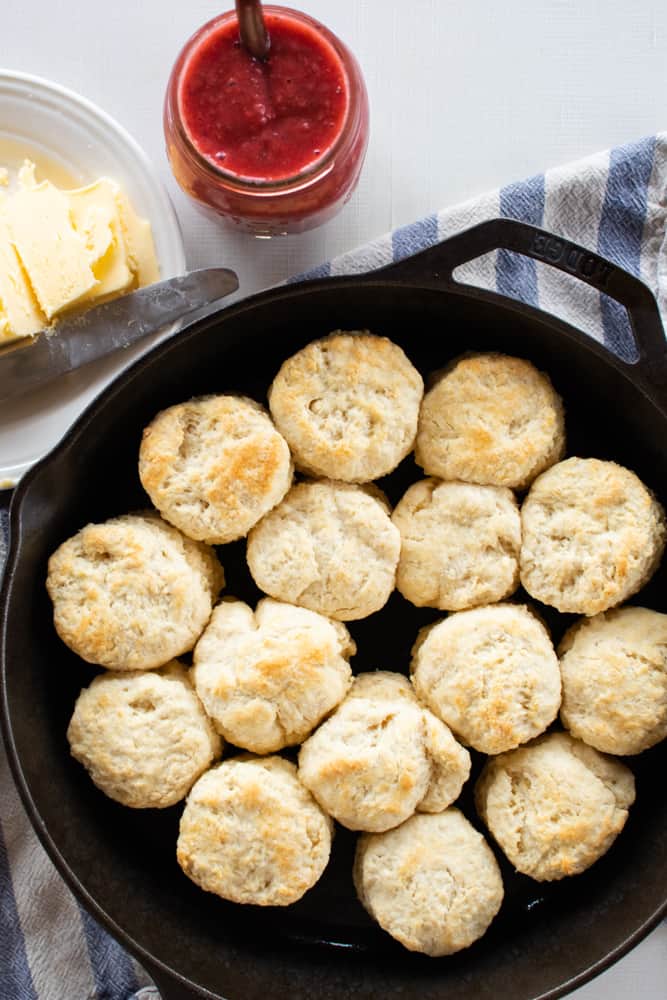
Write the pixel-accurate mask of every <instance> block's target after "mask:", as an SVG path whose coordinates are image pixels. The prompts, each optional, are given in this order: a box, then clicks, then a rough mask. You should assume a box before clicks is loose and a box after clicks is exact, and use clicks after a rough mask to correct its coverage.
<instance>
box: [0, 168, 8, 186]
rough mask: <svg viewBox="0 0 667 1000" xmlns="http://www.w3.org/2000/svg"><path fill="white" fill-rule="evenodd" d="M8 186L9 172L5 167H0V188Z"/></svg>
mask: <svg viewBox="0 0 667 1000" xmlns="http://www.w3.org/2000/svg"><path fill="white" fill-rule="evenodd" d="M8 184H9V170H7V167H0V187H7V185H8Z"/></svg>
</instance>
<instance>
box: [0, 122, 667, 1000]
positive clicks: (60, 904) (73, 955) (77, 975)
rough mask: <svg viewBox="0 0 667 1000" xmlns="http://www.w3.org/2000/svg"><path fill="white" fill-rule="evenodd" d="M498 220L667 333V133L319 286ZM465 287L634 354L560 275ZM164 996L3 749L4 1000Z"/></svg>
mask: <svg viewBox="0 0 667 1000" xmlns="http://www.w3.org/2000/svg"><path fill="white" fill-rule="evenodd" d="M496 216H509V217H512V218H516V219H521V220H523V221H526V222H531V223H533V224H534V225H537V226H541V227H543V228H544V229H548V230H551V231H552V232H554V233H557V234H558V235H560V236H564V237H566V238H567V239H570V240H573V241H574V242H576V243H581V244H583V245H584V246H585V247H587V248H588V249H590V250H594V251H597V252H598V253H600V254H602V255H603V256H605V257H608V258H609V259H610V260H612V261H614V262H615V263H616V264H618V265H620V266H621V267H624V268H626V269H627V270H628V271H631V272H632V273H633V274H636V275H638V276H640V277H641V278H643V280H644V281H645V282H646V283H647V284H648V285H650V287H651V288H652V289H653V291H654V293H655V294H656V297H657V299H658V302H659V304H660V307H661V310H662V314H663V321H665V322H666V325H667V232H666V222H667V133H662V134H660V135H657V136H653V137H650V138H646V139H642V140H641V141H639V142H635V143H630V144H628V145H626V146H621V147H618V148H616V149H612V150H611V151H610V152H605V153H600V154H598V155H595V156H592V157H589V158H587V159H585V160H581V161H579V162H577V163H573V164H570V165H568V166H565V167H558V168H556V169H554V170H549V171H547V172H546V173H545V174H540V175H539V176H537V177H532V178H530V179H529V180H527V181H522V182H519V183H516V184H511V185H509V186H508V187H505V188H502V189H501V190H500V191H494V192H493V193H491V194H487V195H484V196H483V197H480V198H475V199H473V200H471V201H469V202H466V203H465V204H463V205H459V206H457V207H455V208H450V209H446V210H444V211H441V212H438V213H437V214H435V215H432V216H429V217H428V218H426V219H422V220H421V221H419V222H416V223H414V224H412V225H409V226H406V227H404V228H402V229H399V230H396V231H395V232H393V233H390V234H388V235H387V236H384V237H382V238H381V239H378V240H375V241H374V242H372V243H370V244H368V245H366V246H364V247H361V248H359V249H358V250H354V251H352V252H351V253H347V254H344V255H343V256H342V257H338V258H336V259H335V260H333V261H331V262H330V263H328V264H324V265H322V266H321V267H319V268H316V269H315V270H314V271H311V272H310V273H309V275H308V277H320V276H327V275H336V274H347V273H354V272H362V271H367V270H371V269H373V268H376V267H380V266H382V265H384V264H388V263H391V262H392V261H395V260H399V259H401V258H402V257H405V256H408V255H409V254H412V253H415V252H416V251H418V250H421V249H423V248H425V247H427V246H430V245H431V244H432V243H435V242H437V241H438V240H442V239H445V238H446V237H447V236H450V235H452V234H453V233H456V232H459V231H460V230H462V229H466V228H468V227H469V226H472V225H474V224H475V223H478V222H482V221H483V220H485V219H489V218H494V217H496ZM460 277H461V279H462V280H466V281H469V282H470V283H471V284H475V285H480V286H482V287H486V288H491V289H497V290H498V291H500V292H503V293H505V294H507V295H512V296H515V297H517V298H520V299H523V300H525V301H526V302H530V303H532V304H533V305H538V306H540V307H541V308H542V309H545V310H548V311H550V312H554V313H556V314H557V315H559V316H561V317H562V318H564V319H567V320H569V321H570V322H571V323H573V324H574V325H575V326H578V327H580V328H582V329H585V330H586V331H587V332H588V333H590V334H591V336H593V337H595V338H596V339H597V340H600V341H602V342H604V343H605V344H606V345H607V346H608V347H609V348H610V349H612V350H615V351H617V352H618V353H619V354H622V355H625V356H627V355H628V353H629V352H630V351H631V349H632V345H631V342H630V341H629V340H628V334H627V330H626V327H625V324H624V313H623V310H620V309H618V308H617V307H616V305H615V304H614V303H612V302H610V301H609V300H607V299H606V298H604V297H602V296H600V295H599V294H598V293H597V292H595V291H594V290H593V289H590V288H588V287H587V286H585V285H583V284H581V283H580V282H579V283H573V281H572V279H571V278H569V276H567V275H564V274H561V273H560V272H558V271H555V270H553V269H552V268H548V267H547V266H544V265H541V264H536V263H535V262H534V261H532V260H529V259H527V258H521V257H516V256H515V255H512V254H508V253H506V252H503V251H500V252H497V253H493V254H489V255H487V256H486V257H484V258H481V259H479V260H477V261H473V262H471V263H470V264H468V265H466V266H465V268H464V269H462V273H461V275H460ZM5 532H6V512H4V511H2V510H0V565H1V563H2V556H3V548H4V542H3V539H4V537H5ZM666 931H667V927H666V926H665V925H664V924H663V925H662V927H661V928H659V930H658V931H656V932H654V933H657V934H662V935H663V936H664V937H665V943H666V944H667V933H666ZM612 974H613V973H608V974H607V975H608V976H609V975H612ZM607 983H609V980H608V979H607ZM619 995H620V994H619ZM156 996H157V993H156V991H155V990H154V988H152V987H151V986H150V985H149V981H148V979H147V977H146V975H145V973H144V972H143V970H141V969H140V967H139V966H138V965H137V964H136V963H135V962H134V961H133V960H132V959H131V958H130V957H129V956H128V955H127V954H126V953H125V952H124V951H123V950H122V949H121V948H120V946H119V945H117V944H116V943H115V941H114V940H113V939H112V938H110V937H109V936H108V935H107V934H106V933H105V932H104V931H103V930H102V929H101V928H100V927H98V925H97V924H96V923H95V921H93V919H92V918H91V917H89V916H88V915H87V914H86V913H85V911H83V910H82V909H81V907H80V906H79V905H78V903H76V902H75V900H74V898H73V897H72V895H71V894H70V892H69V890H68V889H67V888H66V887H65V885H64V884H63V882H62V881H61V880H60V877H59V876H58V875H57V873H56V872H55V870H54V868H53V866H52V865H51V862H50V861H49V860H48V858H47V857H46V855H45V853H44V851H43V849H42V847H41V845H40V844H39V842H38V840H37V838H36V836H35V834H34V833H33V831H32V828H31V827H30V825H29V823H28V820H27V818H26V817H25V814H24V812H23V809H22V807H21V804H20V802H19V799H18V797H17V794H16V791H15V789H14V786H13V784H12V781H11V778H10V775H9V769H8V766H7V761H6V759H5V756H4V750H2V749H1V748H0V1000H130V998H141V1000H148V998H149V997H153V998H154V997H156Z"/></svg>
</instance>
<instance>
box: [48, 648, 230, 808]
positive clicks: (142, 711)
mask: <svg viewBox="0 0 667 1000" xmlns="http://www.w3.org/2000/svg"><path fill="white" fill-rule="evenodd" d="M67 739H68V740H69V744H70V751H71V753H72V756H73V757H75V758H76V760H78V761H79V762H80V763H81V764H83V766H84V767H85V768H86V770H87V771H88V773H89V774H90V777H91V778H92V780H93V782H94V783H95V784H96V785H97V787H98V788H100V789H101V790H102V791H103V792H104V793H105V794H106V795H108V796H109V797H110V798H112V799H115V800H116V802H120V803H122V805H124V806H131V807H132V808H134V809H149V808H153V809H164V808H166V807H167V806H172V805H174V803H176V802H179V801H180V800H181V799H182V798H184V797H185V795H186V794H187V792H188V791H189V789H190V787H191V786H192V784H193V782H194V781H195V780H196V779H197V778H198V777H199V775H200V774H202V772H204V771H205V770H206V769H207V768H208V767H209V766H210V765H211V763H212V762H213V761H214V760H217V759H218V758H219V757H220V754H221V753H222V741H221V739H220V737H219V736H218V734H217V733H216V731H215V729H214V728H213V724H212V723H211V721H210V719H209V718H208V716H207V715H206V712H205V711H204V707H203V705H202V704H201V702H200V700H199V698H198V697H197V695H196V694H195V691H194V689H193V687H192V685H191V683H190V680H189V678H188V673H187V671H186V670H184V669H183V667H182V666H181V664H179V663H177V662H176V661H175V660H174V661H172V662H171V663H169V664H167V665H166V666H165V667H163V668H162V669H160V670H155V671H153V670H150V671H148V670H145V671H144V670H142V671H140V672H128V671H124V672H122V673H117V672H115V671H114V672H109V673H104V674H100V675H99V676H98V677H96V678H95V679H94V680H93V681H92V683H91V684H90V686H89V687H87V688H84V690H83V691H82V692H81V694H80V695H79V697H78V698H77V701H76V705H75V707H74V713H73V715H72V719H71V721H70V724H69V728H68V730H67Z"/></svg>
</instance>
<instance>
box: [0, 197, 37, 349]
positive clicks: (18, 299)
mask: <svg viewBox="0 0 667 1000" xmlns="http://www.w3.org/2000/svg"><path fill="white" fill-rule="evenodd" d="M3 204H4V202H3ZM45 325H46V319H45V317H44V314H43V313H42V311H41V310H40V308H39V306H38V304H37V301H36V300H35V296H34V295H33V292H32V288H31V286H30V283H29V281H28V279H27V277H26V275H25V272H24V270H23V267H22V265H21V261H20V260H19V256H18V254H17V252H16V249H15V247H14V245H13V244H12V242H11V239H10V236H9V229H8V227H7V223H6V221H5V219H4V218H3V214H2V206H1V205H0V343H2V344H4V343H8V342H9V341H10V340H14V339H15V338H17V337H27V336H30V334H31V333H36V332H37V331H38V330H41V329H42V327H43V326H45Z"/></svg>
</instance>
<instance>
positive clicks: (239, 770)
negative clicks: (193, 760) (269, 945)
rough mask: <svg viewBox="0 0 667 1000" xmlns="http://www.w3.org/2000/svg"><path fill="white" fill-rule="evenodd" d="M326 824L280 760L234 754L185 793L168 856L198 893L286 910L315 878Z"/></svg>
mask: <svg viewBox="0 0 667 1000" xmlns="http://www.w3.org/2000/svg"><path fill="white" fill-rule="evenodd" d="M332 835H333V823H332V822H331V820H330V818H329V817H328V816H327V815H326V814H325V813H324V812H323V811H322V810H321V809H320V807H319V806H318V805H317V803H316V802H315V800H314V798H313V797H312V795H311V794H310V792H308V791H307V789H306V788H305V787H304V786H303V785H302V784H301V782H300V781H299V779H298V777H297V772H296V767H295V766H294V764H291V763H290V762H289V761H287V760H283V759H282V757H251V756H242V757H234V758H231V759H230V760H226V761H223V763H222V764H219V765H218V766H217V767H214V768H213V769H212V770H210V771H207V772H206V774H204V775H202V777H201V778H200V779H199V780H198V781H197V782H196V784H195V785H194V786H193V788H192V790H191V791H190V794H189V795H188V798H187V802H186V804H185V809H184V810H183V815H182V817H181V823H180V830H179V836H178V844H177V849H176V856H177V860H178V863H179V865H180V866H181V868H182V869H183V871H184V872H185V874H186V875H187V876H188V877H189V878H191V879H192V881H193V882H195V883H196V884H197V885H198V886H199V887H200V888H202V889H205V890H206V891H207V892H213V893H215V894H216V895H218V896H222V897H223V899H228V900H231V902H233V903H253V904H254V905H255V906H289V904H290V903H295V902H296V901H297V900H298V899H301V897H302V896H303V894H304V893H305V892H307V891H308V889H310V888H311V887H312V886H313V885H315V883H316V882H317V880H318V879H319V877H320V876H321V874H322V872H323V871H324V869H325V867H326V865H327V862H328V860H329V855H330V852H331V838H332Z"/></svg>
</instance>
